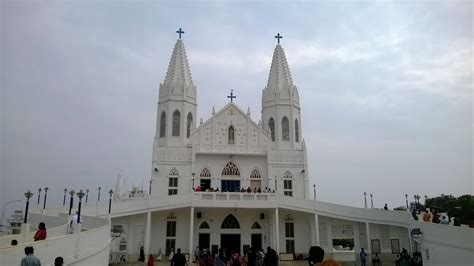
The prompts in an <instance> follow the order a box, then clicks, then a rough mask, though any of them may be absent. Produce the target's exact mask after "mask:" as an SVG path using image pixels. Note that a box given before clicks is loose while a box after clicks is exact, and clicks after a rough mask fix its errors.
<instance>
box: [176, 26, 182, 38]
mask: <svg viewBox="0 0 474 266" xmlns="http://www.w3.org/2000/svg"><path fill="white" fill-rule="evenodd" d="M176 33H178V34H179V38H180V39H181V34H184V31H183V30H182V29H181V28H179V30H177V31H176Z"/></svg>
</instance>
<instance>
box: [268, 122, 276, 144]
mask: <svg viewBox="0 0 474 266" xmlns="http://www.w3.org/2000/svg"><path fill="white" fill-rule="evenodd" d="M268 127H269V128H270V133H271V135H272V141H275V120H273V117H270V120H268Z"/></svg>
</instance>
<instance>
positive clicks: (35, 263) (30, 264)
mask: <svg viewBox="0 0 474 266" xmlns="http://www.w3.org/2000/svg"><path fill="white" fill-rule="evenodd" d="M47 236H48V232H47V231H46V224H45V223H43V222H41V223H39V224H38V229H37V230H36V232H35V235H34V236H33V240H34V241H41V240H45V239H46V237H47ZM10 244H11V245H12V246H16V245H18V241H17V240H16V239H13V240H12V241H11V242H10ZM34 253H35V249H34V248H33V247H31V246H28V247H25V257H23V258H22V259H21V263H20V265H21V266H41V261H40V259H38V257H36V256H35V255H34ZM63 264H64V259H63V258H62V257H56V259H54V265H55V266H56V265H63Z"/></svg>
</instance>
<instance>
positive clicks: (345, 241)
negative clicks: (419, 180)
mask: <svg viewBox="0 0 474 266" xmlns="http://www.w3.org/2000/svg"><path fill="white" fill-rule="evenodd" d="M313 245H318V246H321V247H322V248H323V249H324V250H325V252H326V253H327V254H334V256H335V257H340V258H341V259H344V260H345V259H348V260H355V259H356V257H357V253H358V251H359V250H360V249H361V248H364V249H365V250H366V251H367V252H368V253H369V254H372V253H378V254H381V256H391V257H393V256H395V255H392V254H396V253H399V252H400V251H401V249H402V248H406V249H407V250H409V251H410V250H414V249H415V248H416V245H415V244H414V243H411V242H410V240H409V229H407V228H404V227H398V226H391V225H383V224H376V223H368V222H360V221H351V220H345V219H337V218H334V217H328V216H324V215H318V214H314V213H306V212H300V211H295V210H289V209H284V208H269V209H251V208H198V207H187V208H179V209H172V210H166V211H156V212H147V213H143V214H136V215H130V216H124V217H117V218H113V219H112V243H111V260H112V261H116V260H119V259H120V258H126V259H127V260H135V259H136V258H138V254H139V250H140V247H144V249H145V253H147V254H154V255H155V257H159V258H161V259H162V260H166V259H167V256H168V254H169V253H170V252H171V250H172V249H173V250H174V251H176V249H177V248H180V249H181V250H182V252H183V253H188V254H190V253H192V250H194V249H195V248H196V247H197V246H198V247H200V248H201V249H203V250H205V251H206V252H209V253H211V254H215V253H216V252H217V250H218V249H219V248H225V249H226V250H227V251H228V252H230V251H231V250H234V251H238V252H240V253H244V252H246V251H247V250H248V249H249V248H250V247H254V248H263V249H265V248H266V247H267V246H270V247H272V248H273V249H275V250H276V251H277V252H278V254H280V256H281V258H285V259H292V258H294V257H298V255H299V254H302V256H303V257H306V255H307V253H308V250H309V247H311V246H313ZM353 258H354V259H353Z"/></svg>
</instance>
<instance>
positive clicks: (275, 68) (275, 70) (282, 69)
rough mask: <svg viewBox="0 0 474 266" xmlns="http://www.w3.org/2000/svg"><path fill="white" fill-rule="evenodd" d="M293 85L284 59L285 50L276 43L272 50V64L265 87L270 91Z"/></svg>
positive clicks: (288, 88) (288, 87)
mask: <svg viewBox="0 0 474 266" xmlns="http://www.w3.org/2000/svg"><path fill="white" fill-rule="evenodd" d="M292 87H293V80H292V78H291V72H290V68H289V66H288V62H287V61H286V56H285V51H284V50H283V47H281V45H280V44H277V46H276V47H275V50H274V51H273V59H272V66H271V68H270V75H269V76H268V83H267V89H269V90H272V91H281V90H285V89H286V90H290V88H292Z"/></svg>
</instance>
